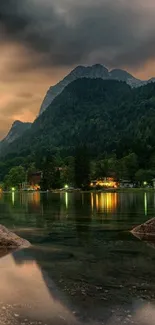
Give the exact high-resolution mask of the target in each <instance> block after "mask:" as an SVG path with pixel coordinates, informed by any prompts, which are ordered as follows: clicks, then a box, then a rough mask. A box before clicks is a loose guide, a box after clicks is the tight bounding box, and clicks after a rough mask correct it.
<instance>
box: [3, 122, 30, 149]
mask: <svg viewBox="0 0 155 325" xmlns="http://www.w3.org/2000/svg"><path fill="white" fill-rule="evenodd" d="M31 125H32V123H30V122H21V121H19V120H16V121H14V122H13V124H12V126H11V128H10V130H9V132H8V134H7V135H6V137H5V138H4V139H2V140H1V141H0V149H1V150H2V148H5V146H8V145H10V144H12V143H13V142H14V141H15V140H17V139H18V138H19V137H21V136H22V135H23V133H24V132H25V131H27V130H28V129H29V128H30V127H31Z"/></svg>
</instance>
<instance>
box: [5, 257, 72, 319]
mask: <svg viewBox="0 0 155 325" xmlns="http://www.w3.org/2000/svg"><path fill="white" fill-rule="evenodd" d="M15 259H17V260H18V253H16V256H15ZM15 259H14V256H13V255H7V256H5V257H3V258H2V259H1V260H0V276H1V281H0V297H1V299H3V305H5V304H7V305H13V306H16V305H17V307H16V310H15V312H16V313H18V314H19V315H20V317H24V318H25V317H26V318H27V319H31V320H39V321H44V322H50V324H55V325H56V324H73V325H74V324H77V322H76V319H75V316H74V314H73V313H72V311H71V310H70V309H69V307H68V306H67V303H66V304H65V297H64V296H63V295H62V294H61V292H60V291H59V290H58V289H57V288H56V286H55V284H54V282H53V281H52V280H51V279H50V280H49V279H46V280H45V277H46V276H45V275H44V276H43V273H42V270H41V269H40V268H39V266H38V264H37V262H36V261H35V259H33V258H32V259H31V260H27V261H26V260H24V259H23V260H22V263H21V264H18V265H17V264H16V263H15ZM47 283H48V285H47ZM49 287H50V290H49ZM51 322H52V323H51ZM48 324H49V323H48Z"/></svg>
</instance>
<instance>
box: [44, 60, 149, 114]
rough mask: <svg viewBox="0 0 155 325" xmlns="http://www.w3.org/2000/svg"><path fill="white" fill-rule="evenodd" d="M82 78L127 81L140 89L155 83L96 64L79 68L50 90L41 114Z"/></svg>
mask: <svg viewBox="0 0 155 325" xmlns="http://www.w3.org/2000/svg"><path fill="white" fill-rule="evenodd" d="M80 78H91V79H96V78H101V79H103V80H107V79H114V80H119V81H125V82H126V83H127V84H129V85H130V86H131V87H139V86H142V85H144V84H147V83H148V82H151V81H153V82H154V81H155V80H154V78H152V79H151V80H150V81H141V80H139V79H137V78H135V77H133V76H132V75H131V74H130V73H128V72H127V71H124V70H121V69H114V70H112V71H109V70H108V69H107V68H106V67H104V66H103V65H101V64H95V65H93V66H88V67H85V66H78V67H76V68H75V69H74V70H73V71H71V72H70V73H69V74H68V75H67V76H66V77H65V78H64V79H63V80H61V81H60V82H59V83H58V84H56V85H55V86H52V87H50V88H49V90H48V91H47V94H46V96H45V98H44V100H43V103H42V105H41V108H40V114H42V113H43V112H44V111H45V110H46V108H47V107H48V106H49V105H50V104H51V103H52V101H53V100H54V98H55V97H56V96H58V95H59V94H60V93H61V92H62V91H63V90H64V88H65V87H66V86H67V85H68V84H69V83H71V82H72V81H74V80H76V79H80Z"/></svg>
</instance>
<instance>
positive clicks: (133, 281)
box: [0, 192, 155, 325]
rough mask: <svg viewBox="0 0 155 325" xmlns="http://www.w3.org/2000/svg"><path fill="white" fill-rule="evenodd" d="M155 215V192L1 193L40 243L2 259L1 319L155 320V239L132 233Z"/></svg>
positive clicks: (0, 219)
mask: <svg viewBox="0 0 155 325" xmlns="http://www.w3.org/2000/svg"><path fill="white" fill-rule="evenodd" d="M154 216H155V193H154V192H148V193H145V192H133V193H132V192H130V193H97V194H95V193H85V194H84V193H57V194H56V193H55V194H52V193H42V194H41V193H39V192H36V193H22V194H19V193H14V192H13V193H10V194H2V195H1V197H0V223H1V224H3V225H5V226H7V227H9V228H11V229H12V230H13V231H14V232H16V233H17V234H18V235H20V236H22V237H24V238H26V239H28V240H29V241H30V242H31V243H32V244H33V245H32V247H30V248H28V249H24V250H21V251H17V252H14V253H13V254H9V255H6V256H4V257H2V258H1V259H0V279H1V281H0V310H1V312H0V325H1V324H2V325H4V324H8V322H9V321H10V324H11V325H14V324H43V325H45V324H47V325H57V324H71V325H72V324H73V325H74V324H91V325H94V324H95V325H97V324H109V325H113V324H116V325H117V324H154V321H153V320H154V318H155V306H154V304H155V245H154V244H152V243H149V242H142V241H140V240H139V239H137V238H135V237H134V236H133V235H132V234H130V232H129V230H130V229H132V228H133V227H134V226H135V225H138V224H140V223H143V222H145V221H146V220H147V219H149V218H152V217H154Z"/></svg>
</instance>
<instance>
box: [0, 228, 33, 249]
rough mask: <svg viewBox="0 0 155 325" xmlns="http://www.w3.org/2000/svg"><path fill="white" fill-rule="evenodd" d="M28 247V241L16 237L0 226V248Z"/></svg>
mask: <svg viewBox="0 0 155 325" xmlns="http://www.w3.org/2000/svg"><path fill="white" fill-rule="evenodd" d="M29 246H30V243H29V241H27V240H25V239H23V238H21V237H19V236H17V235H16V234H14V233H13V232H11V231H10V230H8V229H7V228H6V227H4V226H2V225H0V248H6V249H16V248H24V247H29Z"/></svg>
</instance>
